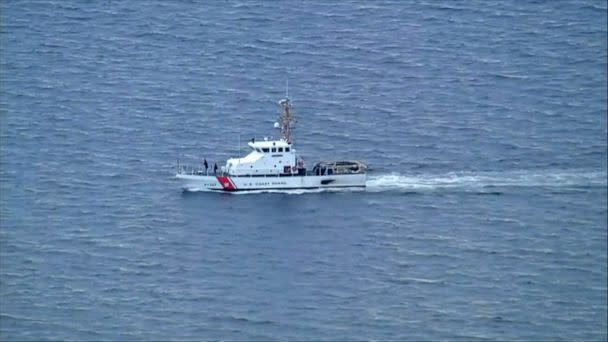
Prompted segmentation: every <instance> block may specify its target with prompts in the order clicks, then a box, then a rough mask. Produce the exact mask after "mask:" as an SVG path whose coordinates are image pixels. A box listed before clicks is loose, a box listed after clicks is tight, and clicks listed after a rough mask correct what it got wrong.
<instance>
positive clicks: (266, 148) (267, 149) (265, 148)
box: [262, 147, 270, 153]
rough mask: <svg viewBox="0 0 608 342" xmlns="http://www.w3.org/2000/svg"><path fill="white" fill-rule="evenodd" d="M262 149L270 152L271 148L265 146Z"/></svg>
mask: <svg viewBox="0 0 608 342" xmlns="http://www.w3.org/2000/svg"><path fill="white" fill-rule="evenodd" d="M262 151H264V152H266V153H268V152H270V149H269V148H268V147H264V148H262Z"/></svg>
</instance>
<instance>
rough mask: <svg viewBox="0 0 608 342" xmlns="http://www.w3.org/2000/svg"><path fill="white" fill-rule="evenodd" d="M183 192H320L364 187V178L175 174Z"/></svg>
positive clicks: (356, 176)
mask: <svg viewBox="0 0 608 342" xmlns="http://www.w3.org/2000/svg"><path fill="white" fill-rule="evenodd" d="M175 177H176V178H177V179H178V180H179V181H180V182H181V183H182V188H183V189H185V190H219V191H229V192H232V191H251V190H292V189H324V188H356V187H365V178H366V177H365V174H364V173H359V174H340V175H328V176H315V175H306V176H297V175H294V176H282V177H278V176H266V177H249V176H238V177H237V176H225V175H220V176H211V175H197V174H177V175H176V176H175Z"/></svg>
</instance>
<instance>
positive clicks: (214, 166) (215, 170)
mask: <svg viewBox="0 0 608 342" xmlns="http://www.w3.org/2000/svg"><path fill="white" fill-rule="evenodd" d="M213 174H214V175H215V174H217V163H213Z"/></svg>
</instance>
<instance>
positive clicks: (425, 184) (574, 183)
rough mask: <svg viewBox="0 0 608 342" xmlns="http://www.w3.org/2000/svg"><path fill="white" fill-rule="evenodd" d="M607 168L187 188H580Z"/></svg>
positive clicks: (599, 183) (598, 183) (594, 183)
mask: <svg viewBox="0 0 608 342" xmlns="http://www.w3.org/2000/svg"><path fill="white" fill-rule="evenodd" d="M607 182H608V181H607V174H606V172H605V171H597V172H596V171H584V170H559V171H506V172H464V171H463V172H450V173H445V174H409V175H408V174H400V173H390V174H377V175H374V174H371V175H368V178H367V182H366V188H325V189H293V190H251V191H237V192H224V191H221V190H209V189H204V188H191V189H186V191H188V192H221V193H228V194H231V195H246V194H262V193H277V194H288V195H301V194H310V193H320V192H372V193H373V192H412V193H424V192H472V193H480V194H500V193H502V192H504V189H505V188H533V187H537V188H547V189H554V190H560V189H577V188H594V187H606V186H607Z"/></svg>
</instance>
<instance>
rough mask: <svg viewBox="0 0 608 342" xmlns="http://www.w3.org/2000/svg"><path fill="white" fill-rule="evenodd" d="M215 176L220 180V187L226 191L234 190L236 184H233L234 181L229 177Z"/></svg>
mask: <svg viewBox="0 0 608 342" xmlns="http://www.w3.org/2000/svg"><path fill="white" fill-rule="evenodd" d="M216 178H217V181H218V182H220V185H221V186H222V189H224V190H226V191H233V190H236V186H234V183H232V181H231V180H230V178H228V177H225V176H217V177H216Z"/></svg>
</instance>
